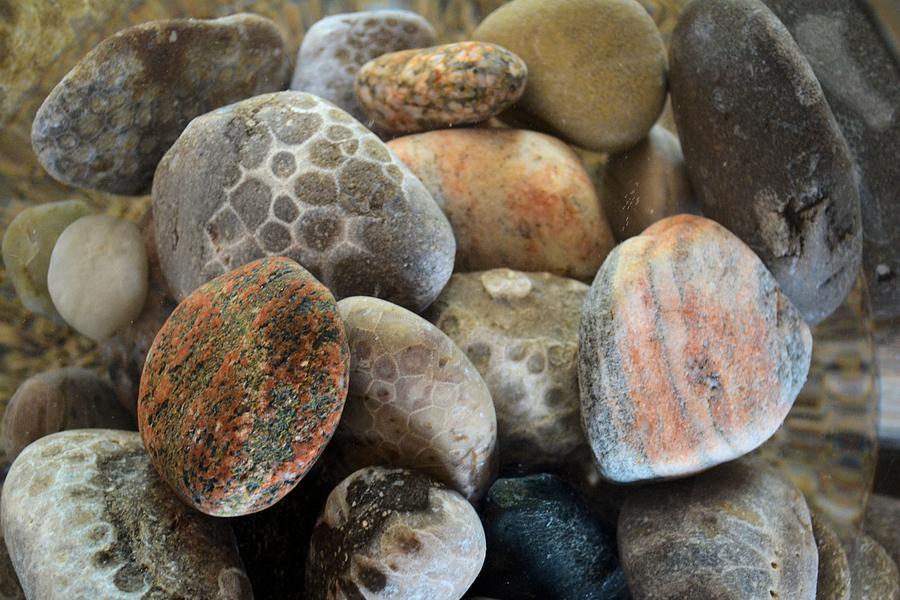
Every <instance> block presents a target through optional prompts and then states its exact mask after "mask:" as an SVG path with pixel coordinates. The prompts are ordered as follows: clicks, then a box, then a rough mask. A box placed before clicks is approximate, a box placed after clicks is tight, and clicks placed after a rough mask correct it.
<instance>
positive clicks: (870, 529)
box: [863, 494, 900, 565]
mask: <svg viewBox="0 0 900 600" xmlns="http://www.w3.org/2000/svg"><path fill="white" fill-rule="evenodd" d="M863 529H864V530H865V532H866V534H868V535H869V536H871V537H872V538H874V539H875V541H877V542H878V543H879V544H881V545H882V546H884V549H885V550H887V551H888V553H889V554H890V555H891V558H893V559H894V562H896V563H897V564H898V565H900V499H897V498H891V497H890V496H883V495H881V494H872V495H871V496H869V504H868V505H867V506H866V513H865V519H864V521H863Z"/></svg>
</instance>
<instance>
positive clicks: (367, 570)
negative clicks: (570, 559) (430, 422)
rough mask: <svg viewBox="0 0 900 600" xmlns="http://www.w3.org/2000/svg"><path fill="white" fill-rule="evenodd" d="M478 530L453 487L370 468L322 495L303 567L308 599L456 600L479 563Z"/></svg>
mask: <svg viewBox="0 0 900 600" xmlns="http://www.w3.org/2000/svg"><path fill="white" fill-rule="evenodd" d="M484 556H485V541H484V530H483V529H482V527H481V522H480V521H479V520H478V515H477V514H476V513H475V509H474V508H472V506H471V505H470V504H469V503H468V502H466V501H465V499H463V497H462V496H460V495H459V494H457V493H456V492H454V491H452V490H449V489H446V488H445V487H444V486H442V485H439V484H437V483H435V482H433V481H431V480H430V479H428V478H426V477H424V476H422V475H420V474H418V473H415V472H413V471H406V470H403V469H384V468H381V467H368V468H365V469H361V470H359V471H357V472H355V473H353V474H352V475H351V476H350V477H348V478H347V479H345V480H344V481H343V482H341V484H340V485H338V486H337V487H336V488H335V489H334V491H332V492H331V494H330V495H329V496H328V501H327V503H326V504H325V510H324V511H323V512H322V515H321V516H320V517H319V521H318V523H317V524H316V528H315V530H314V531H313V537H312V541H311V543H310V548H309V560H308V562H307V567H306V589H307V591H308V593H309V596H308V598H309V600H325V599H329V600H332V599H338V598H368V599H371V600H377V599H388V598H397V599H399V598H409V599H421V600H425V599H427V600H457V599H458V598H462V596H463V594H465V592H466V590H467V589H468V588H469V586H470V585H471V584H472V582H473V581H474V580H475V577H476V576H477V575H478V572H479V571H480V570H481V565H482V564H483V563H484Z"/></svg>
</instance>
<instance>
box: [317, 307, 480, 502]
mask: <svg viewBox="0 0 900 600" xmlns="http://www.w3.org/2000/svg"><path fill="white" fill-rule="evenodd" d="M338 310H339V311H340V314H341V317H342V318H343V320H344V327H345V328H346V331H347V340H348V343H349V345H350V357H351V358H350V361H351V362H350V392H349V394H348V398H347V404H346V407H345V409H344V416H343V417H342V418H341V424H340V426H339V427H338V430H337V432H336V433H335V436H334V442H333V444H332V446H330V447H329V449H328V456H331V457H333V458H334V461H335V464H337V465H340V468H339V469H340V470H339V473H340V475H339V476H340V477H342V478H343V477H345V476H346V475H348V474H349V473H352V472H353V471H355V470H357V469H359V468H361V467H365V466H369V465H383V466H390V467H406V468H410V469H416V470H418V471H421V472H423V473H426V474H428V475H429V476H430V477H432V478H434V479H436V480H437V481H440V482H442V483H444V484H445V485H448V486H450V487H451V488H454V489H455V490H456V491H458V492H459V493H460V494H462V495H463V496H465V497H466V498H467V499H470V500H476V499H479V498H481V497H482V496H483V495H484V494H485V492H487V489H488V487H489V486H490V485H491V482H492V481H493V480H494V477H496V474H497V419H496V416H495V414H494V404H493V402H492V401H491V394H490V391H489V390H488V387H487V386H486V385H485V383H484V381H483V380H482V378H481V375H479V374H478V371H477V370H476V368H475V367H474V366H473V364H472V362H471V361H470V360H469V359H468V358H467V357H466V355H465V354H464V353H463V352H462V350H460V349H459V348H458V347H457V346H456V345H455V344H454V343H453V342H452V341H451V340H450V338H448V337H447V336H446V335H444V333H442V332H441V330H440V329H438V328H437V327H435V326H434V325H432V324H431V323H429V322H428V321H426V320H425V319H423V318H422V317H419V316H418V315H416V314H413V313H411V312H409V311H408V310H405V309H403V308H400V307H399V306H395V305H393V304H390V303H389V302H385V301H384V300H378V299H377V298H367V297H361V296H360V297H355V298H345V299H344V300H341V301H340V302H338Z"/></svg>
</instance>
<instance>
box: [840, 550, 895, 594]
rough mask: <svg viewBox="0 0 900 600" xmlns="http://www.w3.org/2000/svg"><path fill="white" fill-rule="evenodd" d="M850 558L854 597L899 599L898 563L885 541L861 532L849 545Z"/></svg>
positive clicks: (851, 591) (848, 553)
mask: <svg viewBox="0 0 900 600" xmlns="http://www.w3.org/2000/svg"><path fill="white" fill-rule="evenodd" d="M847 557H848V558H849V560H850V579H851V582H852V585H851V590H850V598H851V600H897V599H898V598H900V575H898V573H897V563H895V562H894V561H893V559H891V556H890V554H888V553H887V550H885V549H884V548H883V547H882V546H881V544H879V543H878V542H876V541H875V540H873V539H872V538H870V537H869V536H867V535H863V534H860V535H859V537H857V538H856V539H854V540H852V541H851V542H850V543H849V545H848V549H847Z"/></svg>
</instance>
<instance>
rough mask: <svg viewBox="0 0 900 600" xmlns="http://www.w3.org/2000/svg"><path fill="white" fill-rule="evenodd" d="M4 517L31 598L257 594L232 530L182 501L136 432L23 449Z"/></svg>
mask: <svg viewBox="0 0 900 600" xmlns="http://www.w3.org/2000/svg"><path fill="white" fill-rule="evenodd" d="M36 515H40V518H35V516H36ZM2 524H3V532H4V534H5V536H6V543H7V547H8V548H9V551H10V557H11V559H12V563H13V565H14V566H15V569H16V572H17V573H18V575H19V580H20V581H21V583H22V588H23V589H24V591H25V595H26V596H27V597H28V598H41V599H42V600H56V599H65V600H69V599H71V598H126V597H128V598H131V597H143V598H192V599H193V598H196V599H197V600H206V599H208V600H214V599H215V600H220V599H222V600H225V599H228V600H245V599H247V600H249V599H251V598H253V592H252V591H251V589H250V583H249V581H248V580H247V576H246V575H245V574H244V569H243V566H242V564H241V559H240V556H238V553H237V548H236V547H235V544H234V536H233V534H232V533H231V529H230V528H229V527H228V525H227V524H226V523H225V522H224V521H217V520H214V519H210V518H209V517H206V516H204V515H201V514H200V513H198V512H196V511H193V510H191V509H189V508H188V507H187V506H185V505H184V504H182V503H181V502H179V501H178V499H177V498H176V497H175V495H174V494H172V492H171V491H170V490H169V488H168V487H167V486H166V485H165V484H164V483H163V482H162V481H160V479H159V477H158V476H157V475H156V472H155V471H154V470H153V467H152V466H151V465H150V462H149V461H148V460H147V455H146V453H145V452H144V447H143V445H142V444H141V439H140V436H138V434H137V433H132V432H125V431H113V430H109V429H96V430H78V431H64V432H61V433H56V434H53V435H50V436H47V437H44V438H41V439H40V440H38V441H37V442H35V443H34V444H32V445H31V446H29V447H28V448H26V449H25V450H24V451H23V452H22V454H20V455H19V458H18V459H16V462H15V463H13V466H12V469H11V470H10V472H9V475H8V476H7V478H6V483H5V485H4V486H3V508H2Z"/></svg>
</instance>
